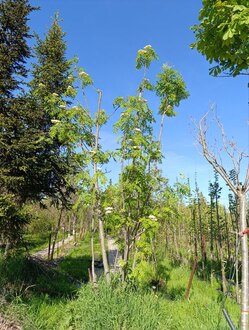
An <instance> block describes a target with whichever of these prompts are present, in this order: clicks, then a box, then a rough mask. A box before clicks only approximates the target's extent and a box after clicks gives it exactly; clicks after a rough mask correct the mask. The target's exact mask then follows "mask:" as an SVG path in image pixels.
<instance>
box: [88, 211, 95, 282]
mask: <svg viewBox="0 0 249 330" xmlns="http://www.w3.org/2000/svg"><path fill="white" fill-rule="evenodd" d="M91 213H92V214H91V215H92V223H91V234H92V235H91V252H92V274H91V277H90V276H89V279H90V280H91V281H92V283H93V285H95V284H96V283H97V281H96V273H95V264H94V263H95V254H94V233H95V221H94V215H93V212H91Z"/></svg>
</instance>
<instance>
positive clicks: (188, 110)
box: [30, 0, 249, 198]
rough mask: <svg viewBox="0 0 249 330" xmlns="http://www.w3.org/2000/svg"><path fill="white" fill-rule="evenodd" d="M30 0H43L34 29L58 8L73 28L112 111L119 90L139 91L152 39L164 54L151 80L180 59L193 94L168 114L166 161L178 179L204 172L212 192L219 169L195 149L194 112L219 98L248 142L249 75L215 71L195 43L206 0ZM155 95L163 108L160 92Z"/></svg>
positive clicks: (78, 49)
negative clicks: (143, 56)
mask: <svg viewBox="0 0 249 330" xmlns="http://www.w3.org/2000/svg"><path fill="white" fill-rule="evenodd" d="M30 3H31V4H32V5H36V6H40V7H41V9H40V11H38V12H35V13H33V14H32V15H31V21H30V26H31V29H32V30H34V31H36V32H37V33H38V34H39V35H40V36H41V37H42V36H44V33H45V32H46V31H47V30H48V28H49V27H50V24H51V17H52V16H53V15H54V13H55V12H56V11H58V12H59V14H60V17H61V18H62V19H63V22H62V28H63V30H64V31H65V32H66V33H67V36H66V41H67V45H68V52H67V54H68V58H72V57H73V56H74V55H77V57H78V58H79V65H80V66H82V67H83V68H84V69H85V70H86V71H87V72H88V73H89V74H90V75H91V77H92V78H93V80H94V82H95V85H96V86H97V87H98V88H100V89H101V90H102V91H103V108H104V109H105V110H106V111H107V112H108V113H111V112H112V110H113V108H112V102H113V100H114V99H115V98H116V97H117V96H121V95H122V96H127V95H134V93H135V90H136V87H137V84H138V82H139V79H140V78H141V73H140V72H138V71H136V69H135V57H136V53H137V50H138V49H140V48H143V47H144V46H145V45H147V44H150V45H152V47H153V48H154V49H155V50H156V52H157V53H158V55H159V61H158V62H157V63H154V64H153V65H152V67H151V70H150V73H149V79H150V80H151V81H152V82H153V80H154V78H155V75H156V74H157V73H159V71H160V68H161V65H162V64H163V63H167V64H169V65H172V66H174V68H175V69H177V70H178V71H179V72H180V73H181V74H182V75H183V78H184V80H185V82H186V85H187V88H188V91H189V92H190V97H189V99H188V100H186V101H183V102H182V104H181V105H180V107H179V108H178V109H177V111H178V115H177V117H175V118H167V120H166V123H165V131H164V136H163V150H164V155H165V159H164V161H163V165H162V167H163V171H164V174H165V175H166V176H167V177H168V178H169V179H170V182H171V183H173V182H174V181H175V178H176V177H177V176H178V175H179V173H184V174H185V175H186V176H188V177H190V179H191V182H192V183H193V179H194V175H195V172H197V176H198V182H199V185H200V188H201V190H202V191H203V192H204V193H205V194H206V193H207V188H208V180H209V179H210V178H211V179H212V178H213V171H212V168H211V167H210V166H209V165H208V164H207V162H206V161H205V160H204V159H203V157H202V156H200V155H199V154H198V152H197V151H196V148H195V146H194V132H193V124H192V122H191V118H196V119H199V118H200V117H201V116H202V115H203V114H204V113H205V112H206V111H207V110H208V108H209V106H210V104H213V103H215V104H216V107H217V112H218V115H219V117H220V119H221V121H222V122H223V124H224V126H225V129H226V132H227V134H228V135H229V136H230V137H234V139H235V140H236V141H237V142H238V145H240V146H242V147H243V148H247V150H248V142H249V141H248V124H247V120H248V88H247V83H248V77H245V76H243V77H242V76H241V77H237V78H214V77H210V76H209V74H208V68H209V63H208V62H207V61H206V59H205V58H204V57H203V56H201V55H200V54H198V53H197V51H195V50H191V49H190V48H189V45H190V43H191V42H193V41H194V34H193V32H192V31H191V30H190V27H191V26H192V25H193V24H195V23H198V13H199V10H200V8H201V6H202V4H201V0H195V1H193V0H174V1H166V0H49V1H48V0H31V1H30ZM148 100H149V101H150V106H151V107H152V109H153V110H154V112H155V114H157V111H158V100H157V99H156V98H149V99H148ZM92 104H94V103H92ZM116 120H117V117H115V116H114V117H113V118H112V122H110V123H109V124H108V125H107V126H106V127H105V128H103V129H102V132H101V133H102V144H104V145H105V147H106V148H107V149H108V148H109V149H111V148H113V147H115V136H114V135H113V132H112V123H113V122H115V121H116ZM217 133H218V130H216V131H215V130H214V131H212V135H213V138H215V135H216V134H217ZM224 165H225V166H226V165H227V167H228V168H229V169H230V168H231V165H228V164H224ZM109 169H110V168H109ZM111 170H112V174H111V176H113V178H114V180H115V178H116V177H117V172H118V171H117V165H116V166H111ZM192 186H193V184H192ZM225 197H226V196H224V198H225Z"/></svg>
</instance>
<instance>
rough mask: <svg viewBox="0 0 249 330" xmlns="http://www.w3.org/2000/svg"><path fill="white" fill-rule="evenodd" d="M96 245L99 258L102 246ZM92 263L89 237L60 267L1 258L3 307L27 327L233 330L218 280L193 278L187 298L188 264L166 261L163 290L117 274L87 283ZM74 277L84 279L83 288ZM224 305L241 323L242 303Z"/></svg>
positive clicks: (52, 329)
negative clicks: (125, 282)
mask: <svg viewBox="0 0 249 330" xmlns="http://www.w3.org/2000/svg"><path fill="white" fill-rule="evenodd" d="M96 241H97V239H96ZM95 248H96V250H97V258H100V246H99V245H97V244H96V246H95ZM90 261H91V258H90V236H89V235H87V236H86V237H85V239H84V240H83V241H82V242H80V243H79V244H78V245H77V246H76V247H74V248H73V249H72V250H71V251H70V252H69V253H68V255H67V256H66V257H65V258H62V259H61V261H60V263H59V266H58V268H57V270H51V271H49V270H46V269H43V268H40V266H39V265H36V264H32V263H31V264H28V263H27V259H25V258H23V257H21V256H19V257H16V258H10V259H9V260H7V261H4V260H3V259H0V263H1V264H0V286H1V289H2V292H4V293H5V298H6V299H7V303H1V304H0V311H1V312H2V313H4V314H5V315H7V316H8V318H10V319H18V320H20V322H21V324H22V326H23V329H24V330H38V329H39V330H57V329H58V330H140V329H142V330H143V329H144V330H164V329H165V330H186V329H191V330H215V329H217V330H225V329H226V330H229V327H228V325H227V323H226V320H225V318H224V316H223V314H222V311H221V292H220V291H219V285H218V284H215V285H214V286H213V287H211V286H210V284H209V283H207V282H205V281H202V280H200V279H198V278H197V277H194V280H193V284H192V287H191V292H190V297H189V300H188V301H186V300H185V299H184V295H185V290H186V287H187V284H188V279H189V275H190V269H188V268H187V267H175V266H172V265H171V263H170V262H164V263H165V265H164V266H165V269H166V270H167V271H165V272H162V273H161V274H162V276H164V277H163V278H162V279H163V280H164V281H165V285H164V287H163V289H162V291H160V292H157V291H156V292H153V290H152V289H151V288H149V289H147V290H144V289H143V290H142V289H138V288H136V286H135V285H134V282H132V283H131V284H130V285H126V286H123V285H121V283H120V281H119V279H118V278H115V279H114V280H113V282H112V284H111V285H107V284H105V283H104V282H100V283H99V286H98V288H95V289H93V288H92V287H91V285H90V284H87V283H85V282H87V281H88V272H87V269H88V267H89V266H90ZM72 277H73V278H74V279H77V280H78V281H80V282H82V283H83V284H82V287H81V288H80V289H79V288H78V289H76V286H75V284H74V283H73V282H72ZM32 285H34V287H30V288H29V286H32ZM3 290H5V291H3ZM225 306H226V309H227V311H228V312H229V314H230V316H231V318H232V320H233V322H234V324H235V326H237V325H238V320H239V309H240V308H239V306H238V305H237V304H236V303H234V302H233V301H231V300H230V299H229V298H228V299H227V300H226V305H225Z"/></svg>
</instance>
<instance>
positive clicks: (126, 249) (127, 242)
mask: <svg viewBox="0 0 249 330" xmlns="http://www.w3.org/2000/svg"><path fill="white" fill-rule="evenodd" d="M124 244H125V246H124V257H123V261H124V266H123V269H122V281H123V282H124V281H125V279H126V275H127V270H128V260H129V254H130V233H129V228H128V229H125V230H124Z"/></svg>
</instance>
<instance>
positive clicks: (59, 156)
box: [30, 14, 76, 202]
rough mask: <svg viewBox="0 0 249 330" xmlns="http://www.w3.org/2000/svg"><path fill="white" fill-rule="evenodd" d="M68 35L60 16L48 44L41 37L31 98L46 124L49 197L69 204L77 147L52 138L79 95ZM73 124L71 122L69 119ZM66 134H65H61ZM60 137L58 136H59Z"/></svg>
mask: <svg viewBox="0 0 249 330" xmlns="http://www.w3.org/2000/svg"><path fill="white" fill-rule="evenodd" d="M64 37H65V33H64V32H63V31H62V29H61V26H60V24H59V18H58V14H56V15H55V18H54V19H53V22H52V26H51V28H50V29H49V31H48V33H47V35H46V36H45V38H44V40H42V39H41V38H40V37H39V36H37V45H36V47H35V57H36V63H34V64H33V71H32V81H31V82H30V86H31V95H32V97H33V99H34V100H35V104H36V105H35V106H36V108H37V109H39V112H40V114H41V117H42V120H40V122H39V124H40V129H41V130H42V134H43V137H44V138H43V140H42V141H41V145H42V150H41V152H40V154H39V162H40V164H43V172H44V175H45V177H46V178H47V182H46V183H45V184H46V187H47V188H49V189H47V191H46V193H47V195H50V196H51V197H55V196H57V197H58V198H59V199H61V200H63V201H64V202H65V201H66V199H65V197H66V193H68V192H70V189H69V190H68V191H67V189H66V177H67V175H68V174H69V172H71V170H72V169H73V168H74V167H73V165H72V157H70V156H71V153H70V150H71V149H70V147H73V145H72V144H71V143H69V142H68V139H67V138H65V137H63V133H62V134H60V133H59V134H51V130H53V127H52V126H53V121H54V120H65V121H67V120H68V119H67V118H66V114H65V113H66V112H68V106H69V105H70V104H71V101H72V99H73V97H74V95H75V93H76V91H75V89H74V88H73V87H72V84H73V82H74V79H75V78H74V76H73V69H72V64H73V62H74V60H67V59H66V48H67V47H66V42H65V40H64ZM69 120H70V119H69ZM61 131H62V130H61ZM57 133H58V132H57Z"/></svg>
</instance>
